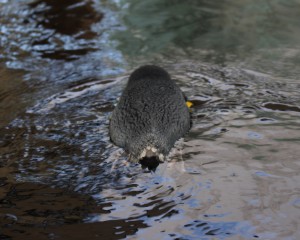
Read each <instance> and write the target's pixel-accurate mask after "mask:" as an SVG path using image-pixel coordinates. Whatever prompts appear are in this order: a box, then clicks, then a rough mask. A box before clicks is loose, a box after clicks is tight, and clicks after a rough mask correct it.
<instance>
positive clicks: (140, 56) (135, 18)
mask: <svg viewBox="0 0 300 240" xmlns="http://www.w3.org/2000/svg"><path fill="white" fill-rule="evenodd" d="M0 15H1V18H0V33H1V34H0V41H1V46H0V47H1V48H0V58H1V65H0V67H1V69H0V73H1V78H0V84H1V85H0V87H1V88H0V238H1V239H14V240H15V239H22V240H23V239H75V240H76V239H85V238H88V239H124V238H126V239H199V238H201V239H205V240H206V239H207V240H209V239H272V240H273V239H298V238H299V237H298V236H299V224H298V222H299V218H300V216H299V211H298V209H299V207H300V201H299V199H300V195H299V193H300V191H299V186H298V183H299V181H300V179H299V169H300V166H299V161H298V156H299V155H300V152H299V147H298V145H299V130H300V122H299V102H300V98H299V96H300V95H299V89H300V85H299V79H298V76H299V75H298V73H299V67H298V65H297V64H298V62H299V59H300V58H299V47H298V45H297V44H298V42H299V41H298V40H299V31H298V30H299V24H298V18H297V16H298V15H299V3H298V1H289V3H287V2H286V1H280V0H276V1H254V2H253V1H244V2H241V1H234V0H230V1H219V2H218V3H215V2H212V1H202V0H201V1H192V0H190V1H165V0H163V1H158V0H153V1H136V0H128V1H121V2H120V1H98V0H97V1H96V0H95V1H90V0H87V1H83V0H82V1H79V0H74V1H71V0H67V1H54V0H43V1H42V0H38V1H30V0H28V1H27V0H24V1H18V0H12V1H7V0H2V1H0ZM79 15H80V17H78V16H79ZM120 16H122V17H123V18H122V19H121V17H120ZM152 16H155V17H152ZM295 19H297V21H296V20H295ZM117 43H118V44H119V47H118V50H117V49H116V44H117ZM295 43H297V44H295ZM126 58H127V59H128V62H129V65H132V66H133V68H135V67H137V65H140V64H142V63H143V62H147V63H149V62H153V63H156V64H158V65H162V66H164V67H165V68H166V69H167V70H168V71H169V72H170V74H171V75H172V77H173V78H174V79H175V81H176V82H177V83H178V84H179V86H180V87H181V89H182V90H183V91H184V93H185V95H186V96H187V98H188V100H189V101H191V102H192V103H193V107H192V110H191V111H192V121H193V127H192V129H191V131H190V132H189V133H188V134H187V135H186V136H185V139H184V140H180V141H178V143H176V146H175V147H174V149H173V150H172V152H171V154H170V157H169V161H168V162H166V163H162V164H160V165H159V166H157V165H156V164H155V165H153V166H151V165H150V166H147V167H146V168H144V169H143V168H142V167H141V165H140V164H134V163H129V162H128V156H127V155H126V154H125V153H124V152H123V151H122V150H121V149H119V148H117V147H116V146H114V145H113V144H112V143H111V142H110V139H109V136H108V124H109V117H110V114H111V112H112V110H113V109H114V106H115V104H117V101H118V97H120V95H121V92H122V89H123V88H124V86H125V84H126V81H127V77H128V73H129V72H130V71H131V70H130V71H128V73H122V67H123V66H124V65H126V63H125V59H126ZM202 61H206V62H202ZM215 63H218V65H215ZM241 66H244V68H241ZM245 66H246V67H245ZM250 69H251V70H250ZM260 70H261V71H260ZM266 72H270V74H266ZM286 73H288V74H287V75H286V76H288V77H285V78H281V77H279V76H283V75H285V74H286ZM149 167H150V169H149ZM154 169H156V170H155V171H153V170H154Z"/></svg>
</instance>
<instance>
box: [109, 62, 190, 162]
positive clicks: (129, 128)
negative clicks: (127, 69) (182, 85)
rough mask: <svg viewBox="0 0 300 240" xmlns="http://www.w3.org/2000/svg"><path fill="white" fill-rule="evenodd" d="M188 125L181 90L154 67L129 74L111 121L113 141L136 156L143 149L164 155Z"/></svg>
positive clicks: (167, 75)
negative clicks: (149, 149)
mask: <svg viewBox="0 0 300 240" xmlns="http://www.w3.org/2000/svg"><path fill="white" fill-rule="evenodd" d="M189 128H190V113H189V109H188V108H187V106H186V104H185V99H184V95H183V93H182V92H181V90H180V89H179V87H178V86H177V85H176V84H175V82H174V81H173V80H171V78H170V76H169V74H168V73H167V72H166V71H165V70H163V69H162V68H159V67H157V66H144V67H141V68H139V69H137V70H136V71H135V72H133V73H132V75H131V76H130V78H129V81H128V84H127V86H126V88H125V90H124V92H123V94H122V96H121V98H120V101H119V103H118V105H117V107H116V108H115V110H114V111H113V114H112V117H111V121H110V135H111V139H112V141H113V142H114V143H115V144H116V145H118V146H120V147H123V148H124V149H125V150H126V151H127V152H129V153H130V154H131V155H132V156H133V158H135V159H138V158H140V156H141V154H142V153H143V151H145V149H146V148H151V149H154V150H153V151H155V152H156V153H157V154H158V155H159V154H162V155H164V156H166V155H167V154H168V152H169V151H170V149H171V148H172V147H173V145H174V143H175V141H176V140H178V139H179V138H181V137H182V136H183V135H184V134H185V133H186V132H187V131H188V130H189Z"/></svg>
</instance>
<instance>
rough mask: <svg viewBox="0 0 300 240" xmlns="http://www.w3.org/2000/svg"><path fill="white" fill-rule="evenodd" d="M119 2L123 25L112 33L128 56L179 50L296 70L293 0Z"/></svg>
mask: <svg viewBox="0 0 300 240" xmlns="http://www.w3.org/2000/svg"><path fill="white" fill-rule="evenodd" d="M121 3H123V5H124V6H126V7H125V11H124V14H123V16H124V17H123V21H124V24H125V26H126V30H124V31H123V32H117V33H116V34H115V35H113V36H114V37H113V38H114V39H117V40H118V42H119V49H120V50H121V51H122V52H123V53H125V54H126V55H129V57H130V58H132V57H136V56H138V57H140V56H141V55H145V54H146V55H147V57H149V55H150V57H151V55H152V54H153V53H163V54H165V55H166V57H167V58H172V57H174V58H177V59H178V57H180V56H182V55H183V56H186V57H188V58H193V59H199V60H202V61H207V62H211V63H218V64H221V65H223V64H224V65H232V64H234V65H236V64H238V65H242V66H246V67H247V68H253V69H256V70H261V71H262V72H270V71H271V72H272V73H273V74H276V75H279V76H284V77H286V76H290V77H296V76H297V75H299V67H298V66H299V63H300V62H299V60H300V53H299V44H298V43H299V40H300V27H299V24H298V16H299V15H300V10H299V9H300V2H299V1H297V0H294V1H288V2H287V1H282V0H276V1H267V0H265V1H235V0H228V1H225V0H224V1H217V2H216V1H213V2H212V1H206V0H202V1H199V0H189V1H184V2H183V1H168V0H163V1H159V0H156V1H138V0H131V1H130V0H128V1H121ZM131 61H132V60H131ZM295 68H296V69H295Z"/></svg>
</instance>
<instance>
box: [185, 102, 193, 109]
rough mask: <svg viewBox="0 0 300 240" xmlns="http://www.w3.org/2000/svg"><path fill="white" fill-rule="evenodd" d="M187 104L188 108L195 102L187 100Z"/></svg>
mask: <svg viewBox="0 0 300 240" xmlns="http://www.w3.org/2000/svg"><path fill="white" fill-rule="evenodd" d="M185 104H186V105H187V107H188V108H191V107H192V106H193V103H192V102H190V101H186V102H185Z"/></svg>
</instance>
